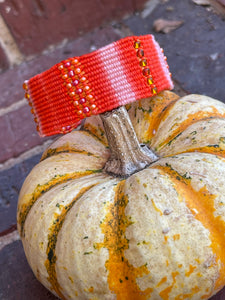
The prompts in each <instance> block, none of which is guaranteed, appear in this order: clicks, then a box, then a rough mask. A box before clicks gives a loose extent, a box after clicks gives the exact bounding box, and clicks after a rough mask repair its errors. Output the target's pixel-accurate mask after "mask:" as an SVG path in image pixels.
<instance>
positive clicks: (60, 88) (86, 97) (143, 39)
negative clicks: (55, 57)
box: [23, 35, 173, 136]
mask: <svg viewBox="0 0 225 300" xmlns="http://www.w3.org/2000/svg"><path fill="white" fill-rule="evenodd" d="M23 88H24V89H25V91H26V93H25V97H26V98H27V100H28V101H29V104H30V106H31V107H32V109H31V112H32V113H33V114H34V120H35V122H36V123H37V130H38V132H39V134H40V136H50V135H53V134H57V133H67V132H70V131H71V130H72V129H74V128H76V127H77V126H78V125H79V124H80V123H81V120H82V119H84V118H86V117H89V116H91V115H97V114H100V113H103V112H106V111H109V110H112V109H114V108H116V107H119V106H122V105H125V104H127V103H130V102H133V101H136V100H140V99H142V98H146V97H152V96H154V95H155V94H157V93H159V92H160V91H162V90H165V89H167V90H169V89H172V88H173V83H172V80H171V74H170V73H169V70H168V64H167V61H166V57H165V56H164V54H163V50H162V49H161V48H160V46H159V45H158V43H157V42H156V41H155V39H154V37H153V36H152V35H145V36H140V37H137V36H132V37H126V38H124V39H121V40H119V41H116V42H114V43H112V44H109V45H108V46H105V47H103V48H100V49H99V50H97V51H94V52H92V53H89V54H85V55H83V56H80V57H72V58H68V59H66V60H64V61H62V62H60V63H58V64H56V65H55V66H53V67H52V68H50V69H49V70H47V71H45V72H43V73H41V74H38V75H36V76H34V77H32V78H31V79H30V80H26V81H25V82H24V84H23Z"/></svg>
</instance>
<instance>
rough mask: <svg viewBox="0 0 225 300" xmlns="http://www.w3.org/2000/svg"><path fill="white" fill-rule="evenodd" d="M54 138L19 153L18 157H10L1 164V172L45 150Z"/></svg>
mask: <svg viewBox="0 0 225 300" xmlns="http://www.w3.org/2000/svg"><path fill="white" fill-rule="evenodd" d="M52 142H53V140H52V139H50V140H47V141H46V142H44V143H43V144H42V145H38V146H36V147H34V148H32V149H30V150H28V151H26V152H24V153H22V154H21V155H19V156H18V157H13V158H10V159H8V160H7V161H5V162H4V163H2V164H0V172H2V171H5V170H8V169H10V168H12V167H14V166H15V165H17V164H20V163H22V162H23V161H25V160H27V159H29V158H31V157H32V156H34V155H37V154H41V153H43V152H44V150H45V149H46V148H47V147H48V146H49V145H50V144H52Z"/></svg>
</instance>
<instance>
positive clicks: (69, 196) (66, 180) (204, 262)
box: [18, 92, 225, 300]
mask: <svg viewBox="0 0 225 300" xmlns="http://www.w3.org/2000/svg"><path fill="white" fill-rule="evenodd" d="M127 110H128V113H129V116H130V119H131V121H132V123H133V126H134V129H135V131H136V134H137V137H138V139H139V141H140V143H145V144H148V145H149V146H150V148H151V149H152V150H153V151H154V152H155V153H156V154H157V156H158V157H159V159H158V160H157V161H156V162H154V163H152V164H151V165H150V166H149V167H147V168H145V169H144V170H142V171H140V172H137V173H135V174H133V175H131V176H129V177H128V178H126V179H124V178H120V177H115V176H110V175H108V174H107V173H105V172H104V171H103V167H104V165H105V163H106V161H107V160H108V158H109V155H110V153H109V149H108V147H107V140H106V137H105V132H104V129H103V127H102V123H101V120H100V118H99V117H98V116H95V117H91V118H89V119H87V120H86V123H85V124H84V127H83V129H82V130H80V131H73V132H71V133H69V134H67V135H64V136H62V137H61V138H59V139H58V140H57V141H55V142H54V143H53V144H52V145H51V146H50V147H49V148H48V149H47V150H46V151H45V152H44V154H43V157H42V160H41V162H40V163H39V164H38V165H37V166H35V167H34V169H33V170H32V171H31V173H30V174H29V175H28V177H27V178H26V180H25V182H24V185H23V187H22V189H21V192H20V197H19V203H18V229H19V232H20V235H21V239H22V242H23V246H24V250H25V253H26V256H27V259H28V262H29V264H30V266H31V268H32V270H33V272H34V274H35V276H36V277H37V278H38V279H39V280H40V281H41V282H42V283H43V284H44V285H45V286H46V287H47V288H48V289H49V290H51V291H52V292H53V293H54V294H55V295H57V296H58V297H60V298H61V299H92V300H94V299H99V300H100V299H101V300H105V299H107V300H111V299H119V300H139V299H141V300H145V299H154V300H156V299H163V300H166V299H170V300H180V299H196V300H199V299H209V298H210V297H211V296H212V295H213V294H215V293H216V292H217V291H218V290H220V289H221V288H222V287H223V286H224V285H225V250H224V249H225V236H224V233H225V185H224V178H225V158H224V157H225V105H224V104H223V103H221V102H219V101H217V100H215V99H212V98H209V97H206V96H200V95H188V96H185V97H182V98H179V97H178V96H177V95H175V94H174V93H172V92H163V93H161V94H159V95H157V96H155V97H153V98H152V99H151V101H149V99H144V100H141V101H139V102H135V103H133V104H131V105H129V106H128V107H127Z"/></svg>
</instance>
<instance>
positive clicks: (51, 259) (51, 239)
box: [45, 183, 98, 300]
mask: <svg viewBox="0 0 225 300" xmlns="http://www.w3.org/2000/svg"><path fill="white" fill-rule="evenodd" d="M97 184H98V183H96V184H92V185H90V186H88V187H85V188H82V189H81V190H80V192H79V193H78V195H77V196H76V197H75V198H74V199H73V201H72V202H71V203H70V204H69V205H67V206H65V207H63V208H62V209H61V212H60V214H54V220H53V222H52V226H51V227H50V228H49V231H50V233H49V234H48V246H47V250H46V254H47V259H46V261H45V267H46V270H47V272H48V275H49V277H48V278H47V279H48V281H49V282H50V284H51V287H52V289H53V290H54V291H55V292H56V293H57V295H58V296H59V297H60V298H61V299H63V300H64V299H66V298H65V297H64V295H63V294H62V292H61V291H62V288H61V287H60V285H59V283H58V280H57V274H56V268H55V265H56V261H57V257H56V253H55V248H56V243H57V238H58V234H59V231H60V229H61V228H62V225H63V222H64V220H65V218H66V215H67V213H68V212H69V211H70V209H71V208H72V207H73V205H74V204H75V203H76V202H77V201H78V200H79V199H80V198H81V197H82V196H83V195H84V194H85V193H86V192H87V191H88V190H90V189H91V188H92V187H94V186H96V185H97Z"/></svg>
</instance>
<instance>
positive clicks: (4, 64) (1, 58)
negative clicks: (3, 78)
mask: <svg viewBox="0 0 225 300" xmlns="http://www.w3.org/2000/svg"><path fill="white" fill-rule="evenodd" d="M8 67H9V62H8V59H7V57H6V55H5V52H4V50H3V49H2V47H1V46H0V73H1V72H2V71H4V70H5V69H7V68H8Z"/></svg>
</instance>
